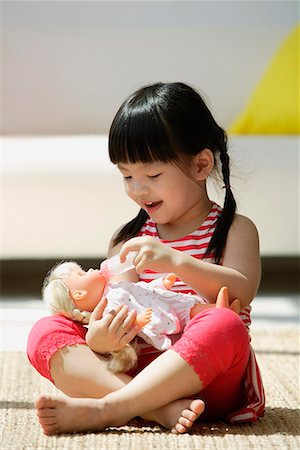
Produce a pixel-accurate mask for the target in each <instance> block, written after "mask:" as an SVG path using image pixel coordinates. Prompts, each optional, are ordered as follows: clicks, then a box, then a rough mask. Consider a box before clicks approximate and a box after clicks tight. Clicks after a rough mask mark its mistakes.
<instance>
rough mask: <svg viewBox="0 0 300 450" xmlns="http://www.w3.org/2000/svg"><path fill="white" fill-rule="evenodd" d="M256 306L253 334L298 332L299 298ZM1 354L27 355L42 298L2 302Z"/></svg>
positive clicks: (42, 310) (269, 298)
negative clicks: (19, 352) (29, 336)
mask: <svg viewBox="0 0 300 450" xmlns="http://www.w3.org/2000/svg"><path fill="white" fill-rule="evenodd" d="M252 305H253V312H252V330H253V331H255V330H264V329H265V330H266V331H267V330H272V329H274V328H276V329H278V328H279V327H280V328H281V329H290V328H299V311H300V309H299V305H300V302H299V295H295V294H293V295H291V294H287V295H283V294H282V295H265V296H263V295H260V296H258V297H257V298H256V299H255V300H254V302H253V303H252ZM0 315H1V316H0V319H1V320H0V321H1V336H0V349H1V350H2V351H7V352H12V351H25V350H26V341H27V336H28V333H29V331H30V329H31V327H32V325H33V323H34V322H36V321H37V320H38V319H39V318H41V317H43V316H45V315H47V310H46V307H45V305H44V304H43V302H42V301H41V300H40V299H39V298H29V297H28V298H4V299H2V300H1V302H0Z"/></svg>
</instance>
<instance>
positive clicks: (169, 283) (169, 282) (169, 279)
mask: <svg viewBox="0 0 300 450" xmlns="http://www.w3.org/2000/svg"><path fill="white" fill-rule="evenodd" d="M175 281H176V275H175V273H169V274H168V275H166V276H165V277H164V279H163V285H164V287H165V288H166V289H171V288H172V287H173V286H174V283H175Z"/></svg>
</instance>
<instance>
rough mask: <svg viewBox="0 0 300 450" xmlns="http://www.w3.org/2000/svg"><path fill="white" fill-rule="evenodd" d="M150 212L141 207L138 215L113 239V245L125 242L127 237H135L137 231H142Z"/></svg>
mask: <svg viewBox="0 0 300 450" xmlns="http://www.w3.org/2000/svg"><path fill="white" fill-rule="evenodd" d="M148 217H149V216H148V214H147V213H146V211H144V210H143V209H140V211H139V213H138V215H137V216H136V217H135V218H134V219H132V220H131V221H130V222H128V223H127V224H126V225H124V227H123V228H122V229H121V230H120V231H119V233H118V234H117V236H116V237H115V239H114V241H113V245H114V246H115V245H117V244H119V243H120V242H123V241H125V240H127V239H130V238H132V237H135V236H136V235H137V233H138V232H139V231H140V229H141V228H142V226H143V225H144V223H145V222H146V220H147V219H148Z"/></svg>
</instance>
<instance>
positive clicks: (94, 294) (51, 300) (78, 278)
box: [42, 261, 107, 323]
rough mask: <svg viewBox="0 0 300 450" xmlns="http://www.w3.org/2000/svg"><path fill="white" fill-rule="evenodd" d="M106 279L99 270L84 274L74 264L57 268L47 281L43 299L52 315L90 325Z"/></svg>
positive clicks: (60, 265) (64, 264)
mask: <svg viewBox="0 0 300 450" xmlns="http://www.w3.org/2000/svg"><path fill="white" fill-rule="evenodd" d="M106 283H107V279H106V278H104V277H103V276H102V275H101V274H100V271H99V270H94V269H89V270H88V271H87V272H85V271H84V270H83V269H82V268H81V267H80V265H79V264H77V263H75V262H71V261H69V262H64V263H61V264H59V265H57V266H55V267H54V268H53V269H52V270H51V271H50V273H49V275H48V276H47V277H46V278H45V280H44V284H43V290H42V294H43V299H44V301H45V303H46V304H47V306H48V307H49V309H50V311H51V312H52V314H62V315H64V316H66V317H69V318H70V319H73V320H77V321H79V322H82V323H88V321H89V316H90V313H91V311H93V310H94V308H95V306H96V305H97V304H98V303H99V301H100V300H101V298H102V295H103V291H104V289H105V286H106Z"/></svg>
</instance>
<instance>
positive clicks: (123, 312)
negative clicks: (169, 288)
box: [86, 297, 140, 353]
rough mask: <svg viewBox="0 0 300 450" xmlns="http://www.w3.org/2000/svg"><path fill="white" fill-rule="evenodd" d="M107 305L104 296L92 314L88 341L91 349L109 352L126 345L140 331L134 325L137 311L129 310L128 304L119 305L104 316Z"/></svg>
mask: <svg viewBox="0 0 300 450" xmlns="http://www.w3.org/2000/svg"><path fill="white" fill-rule="evenodd" d="M106 305H107V299H106V298H105V297H104V298H103V299H102V300H101V301H100V302H99V303H98V305H97V306H96V308H95V309H94V311H93V312H92V314H91V317H90V322H89V329H88V332H87V334H86V342H87V344H88V346H89V347H90V349H91V350H93V351H95V352H97V353H107V352H112V351H116V350H120V349H121V348H123V347H125V345H126V344H128V343H129V342H130V341H131V340H132V339H133V338H134V337H135V336H136V335H137V333H138V332H139V330H140V328H139V327H138V326H137V325H134V323H135V320H136V311H130V312H128V307H127V306H122V305H120V306H118V307H116V308H115V309H114V310H112V311H110V312H109V313H108V314H106V315H105V316H104V317H103V311H104V309H105V307H106Z"/></svg>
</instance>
